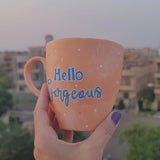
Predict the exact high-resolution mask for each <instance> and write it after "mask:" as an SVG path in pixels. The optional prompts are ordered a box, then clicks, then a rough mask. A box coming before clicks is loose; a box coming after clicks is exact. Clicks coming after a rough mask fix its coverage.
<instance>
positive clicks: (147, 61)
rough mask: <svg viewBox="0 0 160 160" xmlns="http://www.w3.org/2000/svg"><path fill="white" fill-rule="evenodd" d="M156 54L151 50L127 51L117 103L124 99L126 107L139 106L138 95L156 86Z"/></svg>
mask: <svg viewBox="0 0 160 160" xmlns="http://www.w3.org/2000/svg"><path fill="white" fill-rule="evenodd" d="M155 56H156V52H153V51H152V50H150V49H140V50H136V49H126V51H125V53H124V66H123V71H122V80H121V85H120V90H119V94H118V98H117V101H119V100H120V99H123V101H124V103H125V105H126V107H128V108H135V107H136V106H137V94H138V92H139V91H141V90H142V89H143V88H145V87H147V86H148V85H149V84H154V72H155V67H154V64H153V58H154V57H155Z"/></svg>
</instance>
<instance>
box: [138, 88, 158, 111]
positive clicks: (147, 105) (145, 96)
mask: <svg viewBox="0 0 160 160" xmlns="http://www.w3.org/2000/svg"><path fill="white" fill-rule="evenodd" d="M154 99H155V94H154V89H153V88H151V87H147V88H144V89H143V90H141V91H140V92H139V93H138V102H139V105H140V106H139V107H140V110H151V103H152V102H153V101H154Z"/></svg>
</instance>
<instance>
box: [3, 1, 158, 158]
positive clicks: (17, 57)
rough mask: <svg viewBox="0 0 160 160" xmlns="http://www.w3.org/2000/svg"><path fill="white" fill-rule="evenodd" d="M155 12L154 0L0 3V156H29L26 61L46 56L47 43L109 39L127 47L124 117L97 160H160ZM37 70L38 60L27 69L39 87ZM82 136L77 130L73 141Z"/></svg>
mask: <svg viewBox="0 0 160 160" xmlns="http://www.w3.org/2000/svg"><path fill="white" fill-rule="evenodd" d="M159 15H160V1H158V0H152V1H146V0H141V1H139V0H135V1H129V0H121V1H116V0H99V1H98V0H68V1H65V0H59V1H56V0H27V1H24V0H14V1H13V0H12V1H11V0H1V1H0V160H22V159H23V160H32V159H33V160H34V158H33V141H34V137H33V133H34V129H33V110H34V106H35V103H36V97H35V96H34V95H33V94H32V93H31V92H30V91H29V89H28V88H27V86H26V84H25V81H24V76H23V70H24V65H25V63H26V61H27V60H28V59H29V58H31V57H33V56H42V57H44V56H45V45H46V43H47V42H49V41H51V40H54V39H59V38H65V37H89V38H99V39H108V40H112V41H116V42H118V43H120V44H122V45H123V46H124V47H125V52H124V65H123V71H122V80H121V85H120V90H119V94H118V96H117V100H116V102H115V105H114V109H118V110H120V111H121V113H122V120H121V123H120V125H119V127H118V129H117V131H116V132H115V134H114V136H113V137H112V139H111V140H110V142H109V144H108V145H107V146H106V148H105V151H104V155H103V160H146V159H148V160H157V159H159V158H160V128H159V127H160V19H159ZM42 70H43V69H42V66H41V64H37V65H36V66H35V68H34V69H33V71H32V80H33V81H34V84H35V85H36V87H37V88H38V89H40V88H41V85H42V83H43V82H44V81H45V78H44V77H45V74H44V72H42ZM88 135H89V133H83V132H75V142H77V141H80V140H83V139H85V138H86V137H87V136H88ZM60 136H61V133H60V135H59V137H60ZM97 141H98V140H97Z"/></svg>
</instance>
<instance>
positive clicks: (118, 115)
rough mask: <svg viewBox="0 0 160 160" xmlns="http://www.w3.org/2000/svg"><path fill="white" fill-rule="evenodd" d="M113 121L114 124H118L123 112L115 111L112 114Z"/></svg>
mask: <svg viewBox="0 0 160 160" xmlns="http://www.w3.org/2000/svg"><path fill="white" fill-rule="evenodd" d="M111 119H112V121H113V122H114V124H115V125H116V124H117V123H118V122H119V120H120V119H121V113H120V112H114V113H113V114H112V116H111Z"/></svg>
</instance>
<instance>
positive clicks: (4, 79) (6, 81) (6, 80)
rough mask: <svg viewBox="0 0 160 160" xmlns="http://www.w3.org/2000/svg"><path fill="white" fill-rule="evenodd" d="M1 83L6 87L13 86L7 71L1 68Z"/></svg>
mask: <svg viewBox="0 0 160 160" xmlns="http://www.w3.org/2000/svg"><path fill="white" fill-rule="evenodd" d="M0 84H1V85H3V87H5V88H7V89H8V88H13V86H14V85H13V81H12V79H11V78H10V77H9V76H8V74H7V72H5V71H4V70H3V69H0Z"/></svg>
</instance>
